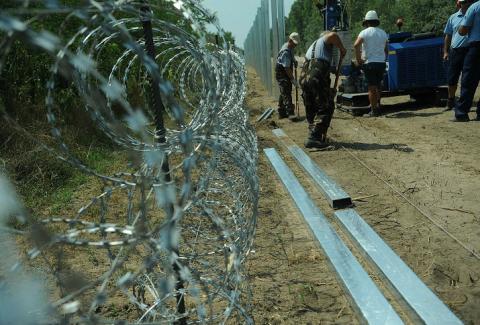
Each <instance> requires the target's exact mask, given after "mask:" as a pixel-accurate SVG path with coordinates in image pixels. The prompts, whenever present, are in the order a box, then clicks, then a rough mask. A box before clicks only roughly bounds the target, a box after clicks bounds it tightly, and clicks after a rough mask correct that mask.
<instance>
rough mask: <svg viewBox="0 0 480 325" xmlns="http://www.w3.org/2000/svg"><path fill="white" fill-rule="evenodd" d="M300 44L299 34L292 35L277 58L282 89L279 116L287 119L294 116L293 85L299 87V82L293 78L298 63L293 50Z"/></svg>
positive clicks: (276, 76)
mask: <svg viewBox="0 0 480 325" xmlns="http://www.w3.org/2000/svg"><path fill="white" fill-rule="evenodd" d="M299 42H300V36H299V35H298V33H292V34H290V37H289V38H288V42H287V43H285V44H284V45H283V46H282V48H281V49H280V52H278V56H277V64H276V66H275V78H276V79H277V82H278V87H279V88H280V97H279V99H278V116H279V117H280V118H286V117H288V116H289V115H294V114H295V110H294V106H293V103H292V84H294V85H295V87H298V82H297V80H296V79H295V78H294V77H293V69H294V67H295V66H296V64H297V62H296V61H295V56H294V54H293V49H294V48H295V47H296V46H297V44H298V43H299Z"/></svg>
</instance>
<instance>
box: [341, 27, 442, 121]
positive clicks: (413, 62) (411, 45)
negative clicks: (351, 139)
mask: <svg viewBox="0 0 480 325" xmlns="http://www.w3.org/2000/svg"><path fill="white" fill-rule="evenodd" d="M343 74H344V75H346V77H347V78H346V79H345V80H343V82H342V85H341V86H340V87H339V93H338V96H337V106H338V107H339V108H340V109H343V110H345V111H348V112H350V113H352V114H353V115H361V114H363V113H366V112H368V111H369V101H368V93H367V91H368V90H367V85H366V82H365V79H364V76H363V73H362V71H361V68H358V67H356V66H355V65H353V64H352V65H351V66H349V67H348V68H347V69H343ZM446 84H447V72H446V66H445V63H444V61H443V38H442V37H436V36H435V35H434V34H432V33H423V34H412V33H406V32H401V33H395V34H390V35H389V45H388V62H387V72H386V74H385V78H384V81H383V85H382V97H392V96H402V95H410V97H411V98H412V99H414V100H415V101H416V102H417V103H421V104H433V105H437V106H439V105H442V103H443V102H444V101H445V100H446V99H447V96H448V90H447V87H446Z"/></svg>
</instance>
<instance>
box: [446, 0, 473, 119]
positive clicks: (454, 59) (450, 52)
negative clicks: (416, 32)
mask: <svg viewBox="0 0 480 325" xmlns="http://www.w3.org/2000/svg"><path fill="white" fill-rule="evenodd" d="M457 4H458V5H459V6H460V10H458V11H457V12H456V13H454V14H453V15H451V16H450V18H448V21H447V24H446V25H445V31H444V34H445V43H444V47H443V59H444V60H445V61H446V62H447V63H448V101H447V108H446V109H445V111H449V110H452V109H453V108H454V107H455V93H456V91H457V84H458V79H459V78H460V73H461V72H462V68H463V61H464V60H465V55H466V54H467V52H468V37H467V36H462V35H460V34H459V33H458V28H459V27H460V23H461V22H462V20H463V17H464V15H465V12H466V11H467V9H468V7H469V6H470V5H471V2H470V1H468V0H458V1H457Z"/></svg>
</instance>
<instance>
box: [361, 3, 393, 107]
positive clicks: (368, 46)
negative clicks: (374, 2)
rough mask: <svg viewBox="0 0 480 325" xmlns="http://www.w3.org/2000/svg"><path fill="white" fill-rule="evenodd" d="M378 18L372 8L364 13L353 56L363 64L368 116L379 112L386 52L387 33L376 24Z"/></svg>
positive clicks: (378, 21)
mask: <svg viewBox="0 0 480 325" xmlns="http://www.w3.org/2000/svg"><path fill="white" fill-rule="evenodd" d="M379 25H380V20H379V19H378V15H377V13H376V12H375V11H374V10H370V11H369V12H367V14H366V15H365V20H364V21H363V26H364V27H366V28H365V29H364V30H362V31H361V32H360V34H359V35H358V37H357V40H356V41H355V44H354V47H355V56H356V59H357V64H358V65H363V71H364V72H365V79H366V80H367V83H368V98H369V100H370V107H371V112H370V116H378V115H379V114H380V111H379V108H380V95H381V84H382V81H383V77H384V73H385V68H386V63H385V61H386V58H387V54H388V48H387V43H388V35H387V33H385V31H384V30H383V29H381V28H379V27H378V26H379Z"/></svg>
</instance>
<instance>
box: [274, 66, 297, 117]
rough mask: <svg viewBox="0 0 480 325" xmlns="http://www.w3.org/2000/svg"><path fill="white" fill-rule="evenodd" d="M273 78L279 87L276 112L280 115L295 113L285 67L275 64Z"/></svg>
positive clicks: (290, 83) (290, 86) (290, 84)
mask: <svg viewBox="0 0 480 325" xmlns="http://www.w3.org/2000/svg"><path fill="white" fill-rule="evenodd" d="M275 78H276V79H277V82H278V88H279V89H280V96H279V98H278V114H279V115H280V117H288V115H293V114H295V112H294V108H293V102H292V81H291V80H290V78H289V77H288V75H287V73H286V72H285V68H284V67H283V66H281V65H277V66H276V68H275Z"/></svg>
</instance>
